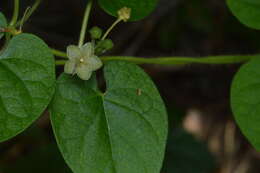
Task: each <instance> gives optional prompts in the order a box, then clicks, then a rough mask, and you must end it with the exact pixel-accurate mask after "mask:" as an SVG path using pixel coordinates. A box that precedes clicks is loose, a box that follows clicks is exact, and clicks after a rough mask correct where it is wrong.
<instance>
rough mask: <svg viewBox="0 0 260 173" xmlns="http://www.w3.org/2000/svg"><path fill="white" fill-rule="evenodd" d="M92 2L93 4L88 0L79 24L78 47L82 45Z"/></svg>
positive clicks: (91, 0)
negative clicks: (80, 24)
mask: <svg viewBox="0 0 260 173" xmlns="http://www.w3.org/2000/svg"><path fill="white" fill-rule="evenodd" d="M92 4H93V0H89V2H88V4H87V7H86V10H85V14H84V18H83V22H82V26H81V31H80V37H79V47H81V46H82V45H83V43H84V40H85V36H86V31H87V26H88V19H89V15H90V11H91V7H92Z"/></svg>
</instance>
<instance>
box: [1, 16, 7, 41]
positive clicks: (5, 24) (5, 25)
mask: <svg viewBox="0 0 260 173" xmlns="http://www.w3.org/2000/svg"><path fill="white" fill-rule="evenodd" d="M4 27H7V21H6V18H5V16H4V14H3V13H1V12H0V29H1V28H4ZM3 35H4V34H3V33H1V31H0V39H1V38H2V37H3Z"/></svg>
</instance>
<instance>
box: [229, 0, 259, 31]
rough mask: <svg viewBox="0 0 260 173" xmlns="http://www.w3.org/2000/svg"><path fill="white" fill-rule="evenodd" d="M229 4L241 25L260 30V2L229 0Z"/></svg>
mask: <svg viewBox="0 0 260 173" xmlns="http://www.w3.org/2000/svg"><path fill="white" fill-rule="evenodd" d="M227 3H228V6H229V8H230V10H231V11H232V13H233V14H234V15H235V16H236V17H237V18H238V19H239V21H240V22H241V23H243V24H244V25H247V26H248V27H251V28H255V29H260V22H259V18H260V10H259V9H260V1H259V0H228V1H227Z"/></svg>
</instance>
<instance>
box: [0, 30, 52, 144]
mask: <svg viewBox="0 0 260 173" xmlns="http://www.w3.org/2000/svg"><path fill="white" fill-rule="evenodd" d="M54 89H55V64H54V58H53V55H52V53H51V51H50V49H49V48H48V46H47V45H46V44H45V43H44V42H43V41H42V40H41V39H39V38H38V37H36V36H34V35H31V34H20V35H18V36H15V37H14V38H13V39H12V40H11V41H10V43H9V45H8V47H7V49H6V50H5V51H4V52H3V53H2V54H1V55H0V124H1V126H0V141H4V140H7V139H9V138H11V137H13V136H15V135H17V134H18V133H20V132H22V131H23V130H25V129H26V128H27V127H28V126H29V125H30V124H31V123H32V122H33V121H35V120H36V119H37V118H38V117H39V116H40V115H41V113H42V112H43V111H44V110H45V108H46V107H47V105H48V104H49V102H50V100H51V98H52V95H53V93H54Z"/></svg>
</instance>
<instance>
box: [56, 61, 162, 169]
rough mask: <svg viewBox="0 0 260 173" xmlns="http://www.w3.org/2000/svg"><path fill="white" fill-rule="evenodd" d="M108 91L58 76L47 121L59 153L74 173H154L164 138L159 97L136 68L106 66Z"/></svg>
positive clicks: (159, 164)
mask: <svg viewBox="0 0 260 173" xmlns="http://www.w3.org/2000/svg"><path fill="white" fill-rule="evenodd" d="M104 71H105V72H104V73H105V79H106V81H107V90H106V92H105V93H104V94H103V93H101V92H99V91H96V90H93V89H91V87H89V82H88V81H87V82H86V81H82V80H80V79H78V78H75V77H72V76H68V75H65V74H63V75H62V76H61V77H60V78H59V80H58V83H57V89H56V94H55V97H54V100H53V103H52V109H51V120H52V125H53V129H54V132H55V136H56V139H57V142H58V145H59V148H60V150H61V152H62V154H63V157H64V158H65V160H66V162H67V164H68V165H69V166H70V167H71V169H72V170H73V172H74V173H90V172H91V173H159V171H160V168H161V164H162V160H163V157H164V149H165V142H166V136H167V117H166V111H165V107H164V104H163V101H162V99H161V98H160V95H159V93H158V91H157V89H156V87H155V86H154V84H153V82H152V81H151V80H150V78H149V77H148V75H146V74H145V73H144V72H143V71H142V70H141V69H140V68H139V67H138V66H136V65H134V64H129V63H126V62H110V63H108V64H107V65H106V66H105V70H104Z"/></svg>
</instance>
